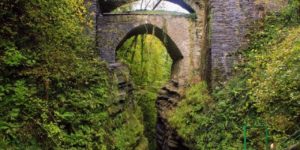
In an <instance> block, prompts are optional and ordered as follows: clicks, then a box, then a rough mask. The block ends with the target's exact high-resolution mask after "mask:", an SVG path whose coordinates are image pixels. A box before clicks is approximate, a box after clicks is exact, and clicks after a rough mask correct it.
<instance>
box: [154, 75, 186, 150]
mask: <svg viewBox="0 0 300 150" xmlns="http://www.w3.org/2000/svg"><path fill="white" fill-rule="evenodd" d="M180 99H181V94H180V91H179V85H178V82H176V81H170V82H169V83H168V84H166V86H164V87H163V88H162V89H161V90H160V91H159V93H158V97H157V101H156V107H157V112H158V113H157V115H158V116H157V125H156V140H157V149H158V150H188V148H187V147H186V146H185V145H184V141H183V140H182V138H180V137H179V136H178V134H177V133H176V131H175V130H174V129H173V128H172V127H171V126H170V125H169V123H168V120H167V115H166V113H167V112H168V111H169V110H171V109H173V108H175V107H176V105H177V103H178V102H179V101H180Z"/></svg>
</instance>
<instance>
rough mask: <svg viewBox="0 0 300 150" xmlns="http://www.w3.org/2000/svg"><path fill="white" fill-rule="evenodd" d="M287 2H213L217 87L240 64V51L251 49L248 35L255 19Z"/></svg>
mask: <svg viewBox="0 0 300 150" xmlns="http://www.w3.org/2000/svg"><path fill="white" fill-rule="evenodd" d="M285 5H287V0H277V1H274V0H211V1H210V8H211V9H210V10H211V15H210V16H211V20H210V21H211V27H210V28H211V29H210V38H211V39H210V43H211V44H210V45H211V48H210V49H211V58H210V59H211V60H210V62H211V72H212V73H211V78H212V84H213V86H217V85H218V84H222V83H223V82H225V81H226V80H228V79H229V78H230V77H231V75H232V73H233V66H234V64H236V63H237V62H238V56H237V55H236V52H237V51H238V50H239V49H243V48H246V47H247V44H248V39H247V38H246V35H247V33H248V31H249V27H250V26H251V24H252V23H253V21H254V20H257V19H261V18H262V17H264V16H265V14H266V12H267V11H278V10H280V9H281V8H282V7H284V6H285Z"/></svg>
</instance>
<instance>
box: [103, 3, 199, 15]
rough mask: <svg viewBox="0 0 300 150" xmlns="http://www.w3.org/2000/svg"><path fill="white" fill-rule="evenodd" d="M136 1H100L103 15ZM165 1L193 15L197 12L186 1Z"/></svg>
mask: <svg viewBox="0 0 300 150" xmlns="http://www.w3.org/2000/svg"><path fill="white" fill-rule="evenodd" d="M135 1H138V0H98V2H99V7H100V12H101V13H110V12H112V11H113V10H115V9H116V8H118V7H121V6H123V5H125V4H129V3H131V2H135ZM165 1H168V2H171V3H174V4H177V5H179V6H180V7H182V8H183V9H185V10H187V11H188V12H189V13H191V14H192V13H195V10H194V9H193V8H192V7H191V6H190V5H188V4H187V3H186V2H184V0H165Z"/></svg>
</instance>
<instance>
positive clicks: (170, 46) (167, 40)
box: [116, 24, 183, 61]
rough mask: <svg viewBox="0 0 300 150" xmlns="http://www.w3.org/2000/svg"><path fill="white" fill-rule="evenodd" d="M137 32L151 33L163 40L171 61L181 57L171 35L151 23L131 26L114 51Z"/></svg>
mask: <svg viewBox="0 0 300 150" xmlns="http://www.w3.org/2000/svg"><path fill="white" fill-rule="evenodd" d="M139 34H152V35H154V36H156V37H157V38H158V39H159V40H160V41H162V42H163V44H164V45H165V47H166V49H167V50H168V53H169V55H170V57H171V58H172V60H173V61H177V60H180V59H182V58H183V55H182V53H181V52H180V50H179V48H178V47H177V45H176V43H175V42H174V41H173V40H172V39H171V37H170V36H169V35H168V34H167V33H166V32H164V31H163V29H161V28H159V27H157V26H155V25H153V24H143V25H140V26H137V27H135V28H133V29H132V30H131V31H129V32H128V33H127V34H126V35H125V37H124V38H123V39H122V40H121V42H120V43H119V45H118V46H117V48H116V51H117V50H118V49H119V48H120V47H121V46H122V45H123V44H124V42H125V41H126V40H127V39H129V38H130V37H132V36H135V35H139Z"/></svg>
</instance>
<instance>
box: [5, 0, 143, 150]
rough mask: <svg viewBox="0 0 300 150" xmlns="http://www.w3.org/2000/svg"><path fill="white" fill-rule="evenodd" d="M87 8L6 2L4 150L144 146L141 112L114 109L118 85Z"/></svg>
mask: <svg viewBox="0 0 300 150" xmlns="http://www.w3.org/2000/svg"><path fill="white" fill-rule="evenodd" d="M87 5H89V4H87V3H85V2H84V0H61V1H48V0H30V1H28V0H18V1H11V0H3V1H1V2H0V24H1V26H0V36H1V38H0V50H1V51H0V149H72V148H76V149H103V150H104V149H132V147H141V148H140V149H143V145H136V143H143V142H137V141H143V139H142V138H143V132H144V128H143V126H142V124H141V122H140V120H141V117H140V116H139V115H137V114H141V113H140V110H139V109H132V108H131V107H129V106H128V105H130V104H129V102H126V103H125V104H123V105H125V106H123V107H124V108H125V109H122V110H123V111H122V112H119V113H114V112H113V111H111V110H114V108H116V107H119V105H118V104H116V103H115V102H116V101H118V100H119V96H118V95H119V93H118V90H117V83H115V81H116V79H115V77H114V76H115V75H114V74H113V73H111V72H110V71H109V70H108V68H107V65H106V64H104V63H103V62H101V61H99V58H98V56H99V55H98V54H97V53H96V52H95V51H94V50H95V47H94V45H95V44H94V39H93V37H90V35H89V34H88V33H87V31H89V30H90V29H89V28H92V27H93V22H92V21H91V20H90V19H89V15H90V14H88V12H87V10H86V7H85V6H87ZM124 141H125V142H124ZM144 143H145V142H144Z"/></svg>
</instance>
